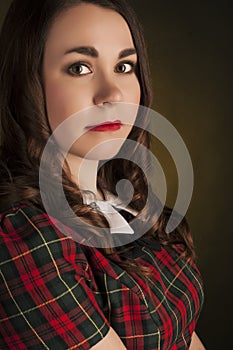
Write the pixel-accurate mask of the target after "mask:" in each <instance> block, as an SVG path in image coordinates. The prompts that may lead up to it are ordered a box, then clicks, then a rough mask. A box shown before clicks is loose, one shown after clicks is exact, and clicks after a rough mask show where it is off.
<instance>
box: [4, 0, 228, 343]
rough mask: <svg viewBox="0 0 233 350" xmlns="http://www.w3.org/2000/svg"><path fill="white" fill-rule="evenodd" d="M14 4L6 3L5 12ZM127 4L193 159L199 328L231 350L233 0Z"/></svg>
mask: <svg viewBox="0 0 233 350" xmlns="http://www.w3.org/2000/svg"><path fill="white" fill-rule="evenodd" d="M9 3H10V1H9V0H8V1H7V0H1V3H0V13H1V17H3V16H4V14H5V12H6V9H7V7H8V4H9ZM129 3H131V4H132V5H133V7H134V9H135V10H136V12H137V14H138V16H139V18H140V20H141V21H142V23H143V27H144V31H145V36H146V39H147V43H148V49H149V54H150V64H151V70H152V80H153V90H154V105H153V107H154V109H155V110H156V111H158V112H159V113H161V114H162V115H163V116H165V117H166V118H167V119H168V120H169V121H170V122H171V123H172V124H173V125H174V126H175V127H176V129H177V130H178V131H179V133H180V134H181V136H182V137H183V139H184V141H185V143H186V145H187V147H188V149H189V152H190V155H191V158H192V162H193V167H194V175H195V187H194V193H193V198H192V201H191V205H190V208H189V210H188V214H187V216H188V220H189V223H190V225H191V228H192V232H193V236H194V239H195V243H196V248H197V253H198V256H199V258H198V264H199V267H200V269H201V272H202V275H203V279H204V283H205V306H204V309H203V311H202V314H201V317H200V319H199V322H198V328H197V332H198V334H199V336H200V337H201V339H202V340H203V342H204V343H205V345H206V347H207V349H210V350H212V349H213V350H222V349H224V350H226V349H227V350H228V349H231V348H232V341H231V338H232V337H231V332H232V328H233V321H232V312H233V308H232V305H233V303H232V292H233V290H232V282H231V278H232V257H233V251H232V245H233V230H232V217H233V214H232V194H233V191H232V180H233V171H232V168H233V167H232V149H233V145H232V126H233V123H232V117H233V114H232V77H233V75H232V73H233V70H232V64H233V50H232V44H233V42H232V38H233V25H232V22H233V15H232V13H233V12H232V10H231V2H230V1H229V2H228V1H194V0H191V1H188V0H186V1H185V0H178V1H176V0H173V1H172V0H154V1H153V0H145V1H140V0H129ZM154 150H155V153H156V155H158V158H159V160H160V161H161V163H162V166H163V169H164V172H165V175H166V178H167V185H168V200H167V202H168V204H169V205H172V204H173V203H174V201H175V198H176V193H177V173H176V169H175V166H174V164H173V162H172V159H171V157H170V156H169V154H168V152H167V151H166V150H165V148H164V147H163V146H162V145H161V144H159V143H157V142H156V143H154ZM135 350H136V349H135ZM145 350H147V349H145Z"/></svg>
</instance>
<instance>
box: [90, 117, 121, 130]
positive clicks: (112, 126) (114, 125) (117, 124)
mask: <svg viewBox="0 0 233 350" xmlns="http://www.w3.org/2000/svg"><path fill="white" fill-rule="evenodd" d="M121 126H122V123H121V121H120V120H116V121H114V122H104V123H101V124H99V125H93V126H88V127H87V128H86V129H88V130H89V131H96V132H105V131H116V130H119V129H120V128H121Z"/></svg>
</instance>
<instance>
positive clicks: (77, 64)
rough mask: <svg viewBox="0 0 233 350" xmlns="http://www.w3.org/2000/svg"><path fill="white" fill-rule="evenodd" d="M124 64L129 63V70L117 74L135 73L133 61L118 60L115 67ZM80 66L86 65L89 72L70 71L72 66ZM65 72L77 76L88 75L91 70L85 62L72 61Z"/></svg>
mask: <svg viewBox="0 0 233 350" xmlns="http://www.w3.org/2000/svg"><path fill="white" fill-rule="evenodd" d="M126 64H128V65H130V66H131V70H130V71H129V72H126V73H125V72H118V73H119V74H133V73H135V69H136V65H137V64H136V63H135V62H133V61H122V62H119V63H118V64H117V66H116V68H117V67H119V66H123V65H126ZM78 66H79V67H80V66H84V67H86V68H88V69H89V70H90V72H89V73H84V74H80V73H74V72H72V71H71V70H72V68H74V67H78ZM67 73H68V74H69V75H71V76H77V77H81V76H82V75H88V74H90V73H92V70H91V68H90V67H89V65H88V64H87V63H84V62H75V63H73V64H72V65H70V66H69V67H68V68H67Z"/></svg>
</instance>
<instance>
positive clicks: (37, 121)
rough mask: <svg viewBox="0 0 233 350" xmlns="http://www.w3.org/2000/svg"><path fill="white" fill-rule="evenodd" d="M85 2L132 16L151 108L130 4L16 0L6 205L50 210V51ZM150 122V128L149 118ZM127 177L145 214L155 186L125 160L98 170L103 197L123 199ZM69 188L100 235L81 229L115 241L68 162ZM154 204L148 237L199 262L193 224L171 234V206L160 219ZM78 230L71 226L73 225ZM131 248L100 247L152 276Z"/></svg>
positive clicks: (3, 107) (2, 107) (141, 140)
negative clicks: (121, 185)
mask: <svg viewBox="0 0 233 350" xmlns="http://www.w3.org/2000/svg"><path fill="white" fill-rule="evenodd" d="M81 3H92V4H95V5H97V6H101V7H104V8H108V9H112V10H114V11H116V12H118V13H119V14H120V15H121V16H123V17H124V19H125V20H126V22H127V23H128V26H129V28H130V31H131V34H132V38H133V41H134V45H135V48H136V51H137V54H138V63H137V67H136V75H137V78H138V81H139V83H140V87H141V101H140V104H141V105H142V106H145V107H150V106H151V101H152V93H151V87H150V78H149V77H150V72H149V64H148V62H149V61H148V57H147V50H146V45H145V41H144V37H143V31H142V28H141V25H140V23H139V22H138V19H137V17H136V15H135V13H134V12H133V10H132V9H131V8H130V7H129V5H128V3H126V2H125V1H124V0H41V1H31V0H13V2H12V4H11V6H10V9H9V11H8V13H7V16H6V18H5V21H4V23H3V26H2V30H1V34H0V83H1V90H2V91H1V95H0V121H1V124H0V132H1V148H0V161H1V168H0V175H1V176H0V200H1V206H9V205H13V204H14V203H18V202H24V203H28V204H29V205H32V206H35V207H36V208H39V209H41V210H43V211H44V210H45V208H44V206H43V201H42V199H41V193H40V188H39V168H40V160H41V156H42V153H43V150H44V148H45V145H46V143H47V141H48V139H49V137H50V136H51V129H50V126H49V123H48V119H47V112H46V104H45V93H44V87H43V81H42V74H41V69H42V62H43V53H44V47H45V43H46V37H47V33H48V31H49V29H50V27H51V25H52V24H53V21H54V19H55V18H56V16H58V15H59V14H61V13H62V12H63V11H66V10H67V9H70V8H71V7H73V6H77V5H78V4H81ZM138 117H140V116H138ZM144 122H145V124H146V123H147V119H146V116H144ZM128 138H129V139H131V140H134V141H136V144H137V145H138V146H139V145H141V144H142V145H144V146H145V149H148V148H149V146H150V137H149V134H148V132H147V131H145V130H144V129H143V128H137V127H135V126H134V127H133V128H132V130H131V132H130V134H129V136H128ZM138 146H136V147H135V149H134V153H135V155H137V156H139V157H140V158H141V159H142V161H143V164H145V168H146V167H149V162H150V159H149V158H148V152H146V151H143V150H139V147H138ZM58 154H59V152H58V150H57V149H54V154H52V155H51V159H50V160H49V164H50V169H54V171H51V172H50V173H48V174H46V176H47V181H49V183H50V185H51V193H52V192H53V191H52V189H53V184H54V180H55V181H56V164H58V163H59V161H60V160H59V156H58ZM120 179H128V180H129V181H130V182H131V183H132V184H133V187H134V195H133V198H132V201H131V203H130V206H131V207H132V208H133V209H135V210H137V211H138V212H141V211H143V208H144V207H145V204H146V201H147V196H148V193H151V191H150V190H149V186H150V185H149V184H148V183H147V181H146V176H145V174H144V173H143V172H142V170H141V169H140V168H139V167H138V166H136V165H135V164H133V163H132V162H130V161H128V160H125V159H120V158H119V157H118V158H117V159H113V160H110V161H108V162H107V163H104V164H103V165H102V166H101V167H100V169H99V171H98V176H97V185H98V189H99V190H100V191H101V192H102V193H103V195H105V193H106V192H107V191H108V192H110V193H113V194H116V184H117V182H118V181H119V180H120ZM62 184H63V188H64V193H65V196H66V198H67V201H68V203H69V205H70V207H71V208H72V210H73V212H74V213H75V214H76V215H77V217H79V218H82V220H84V222H86V223H88V224H90V225H92V226H95V229H92V228H90V227H91V226H88V225H87V226H85V225H81V226H80V227H81V229H82V230H84V232H86V234H87V235H90V237H92V238H93V237H95V235H96V237H97V236H100V235H101V233H100V232H99V231H98V227H100V228H105V231H103V230H101V232H105V233H104V234H102V235H104V237H102V238H103V239H104V240H105V239H106V240H108V239H110V238H109V237H110V236H111V235H109V234H108V233H109V224H108V222H107V220H106V218H105V216H104V215H103V214H102V213H101V212H100V211H98V210H96V209H95V208H92V207H91V206H89V205H85V204H84V201H83V196H82V192H81V191H80V189H79V187H78V185H77V184H75V183H74V182H73V181H72V179H71V174H70V171H69V168H68V165H67V164H65V166H64V168H63V175H62ZM153 199H154V200H152V201H150V202H152V203H154V204H153V206H154V207H153V208H152V207H151V206H150V207H149V208H148V210H147V212H145V211H144V212H143V215H144V217H146V218H147V220H148V221H151V222H152V225H151V229H149V230H148V232H147V233H146V234H145V239H146V238H148V239H149V238H150V237H151V236H153V237H155V239H157V240H159V241H160V243H161V244H162V245H163V246H164V247H170V248H176V247H177V248H178V247H182V250H181V253H182V254H181V255H184V256H186V257H188V258H192V259H195V252H194V246H193V241H192V237H191V233H190V230H189V227H188V224H187V222H186V219H185V218H184V219H183V220H182V222H181V224H180V225H179V226H178V227H177V228H176V229H175V230H174V231H173V232H171V233H170V234H167V233H166V231H165V227H166V223H167V222H168V219H169V216H170V214H171V210H170V209H169V208H166V207H165V208H164V209H163V211H162V213H161V215H160V216H159V218H156V220H155V217H156V215H154V214H155V211H156V207H157V205H158V206H159V201H158V199H157V198H156V196H155V195H154V197H153ZM49 200H50V201H51V204H52V207H54V212H56V210H61V208H60V207H59V206H60V202H59V199H58V198H57V196H56V193H55V194H54V195H52V196H51V197H50V198H49ZM155 203H157V204H156V205H155ZM73 224H74V227H75V228H76V229H78V228H79V225H80V223H73ZM73 224H72V223H71V226H72V225H73ZM131 247H132V245H131V244H128V245H127V246H124V247H123V246H118V247H114V248H107V247H105V246H104V247H103V248H100V249H102V250H103V252H104V253H105V254H106V255H108V256H109V258H110V259H112V260H113V261H117V262H118V263H119V264H121V265H123V266H124V267H125V269H126V270H127V271H137V272H140V273H141V274H142V276H146V275H147V274H148V273H149V272H148V271H147V269H146V268H143V267H140V266H138V265H137V263H136V261H135V260H131V259H130V258H129V257H128V256H127V252H128V250H129V249H131ZM179 249H180V248H179ZM119 256H120V257H121V259H120V260H121V261H120V262H119Z"/></svg>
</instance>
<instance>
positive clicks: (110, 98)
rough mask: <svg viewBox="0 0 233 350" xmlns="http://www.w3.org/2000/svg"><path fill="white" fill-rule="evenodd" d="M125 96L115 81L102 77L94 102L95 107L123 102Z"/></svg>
mask: <svg viewBox="0 0 233 350" xmlns="http://www.w3.org/2000/svg"><path fill="white" fill-rule="evenodd" d="M122 99H123V94H122V91H121V89H120V88H119V86H117V84H116V83H115V82H114V81H113V80H107V79H106V78H103V77H101V78H100V80H99V82H98V83H97V87H96V91H95V94H94V98H93V102H94V104H95V105H104V104H106V103H109V104H111V103H114V102H121V101H122Z"/></svg>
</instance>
